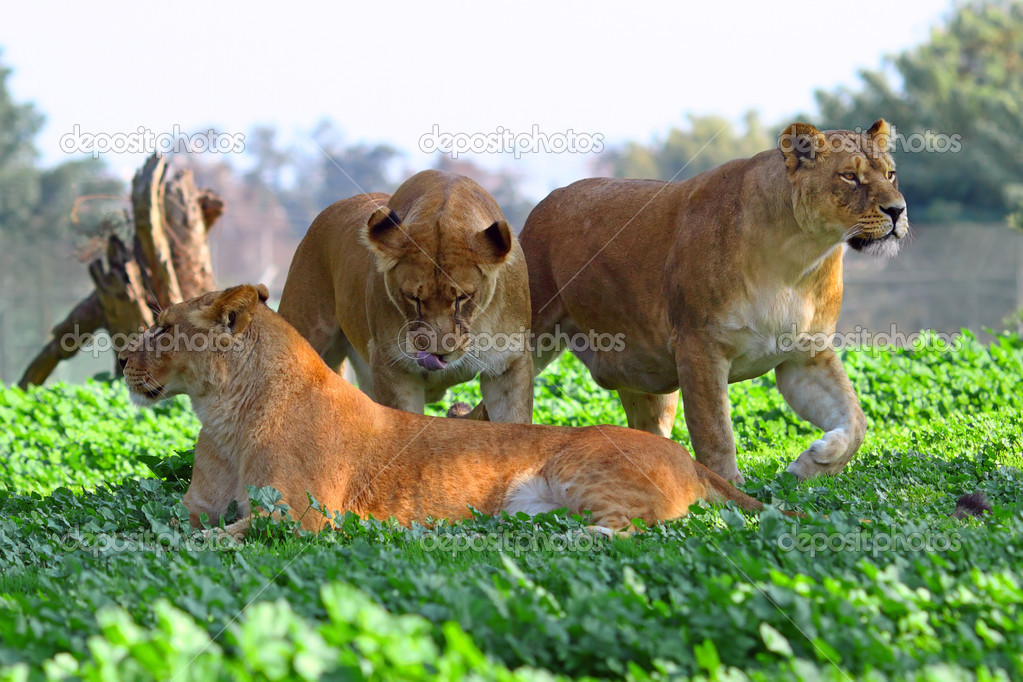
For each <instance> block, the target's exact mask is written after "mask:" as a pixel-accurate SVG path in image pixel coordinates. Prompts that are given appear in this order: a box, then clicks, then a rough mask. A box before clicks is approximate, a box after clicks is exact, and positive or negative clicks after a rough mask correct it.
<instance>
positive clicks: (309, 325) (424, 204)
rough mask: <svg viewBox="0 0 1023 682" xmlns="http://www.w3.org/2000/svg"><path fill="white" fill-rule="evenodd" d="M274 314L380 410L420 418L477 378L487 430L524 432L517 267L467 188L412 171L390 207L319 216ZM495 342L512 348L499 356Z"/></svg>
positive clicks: (525, 377) (521, 262)
mask: <svg viewBox="0 0 1023 682" xmlns="http://www.w3.org/2000/svg"><path fill="white" fill-rule="evenodd" d="M278 311H279V312H280V314H281V315H282V316H283V317H284V318H285V319H286V320H288V322H290V323H291V324H292V325H294V326H295V328H296V329H298V331H299V333H301V334H302V336H304V337H305V338H306V339H308V340H309V342H310V343H312V345H313V348H315V349H316V351H317V352H318V353H319V354H320V356H321V357H323V358H324V359H325V360H326V361H327V363H328V364H329V365H330V366H331V367H333V368H334V369H339V368H340V367H341V365H342V363H343V362H344V360H345V359H346V358H347V359H349V360H350V361H351V363H352V365H353V368H354V370H355V373H356V375H357V377H358V381H359V387H360V388H362V389H363V390H364V391H365V392H366V393H367V394H369V395H370V396H372V397H373V398H374V399H375V400H377V401H378V402H379V403H381V404H383V405H387V406H389V407H395V408H399V409H403V410H407V411H410V412H420V413H421V412H423V406H424V404H425V403H429V402H434V401H436V400H439V399H440V398H441V397H442V396H443V394H444V392H445V391H446V390H447V389H448V388H450V387H451V386H454V385H456V384H460V383H463V382H465V381H468V380H470V379H472V378H473V377H474V376H475V375H476V374H477V373H478V374H480V388H481V390H482V393H483V401H484V403H485V404H486V406H487V408H488V411H489V414H490V416H491V417H492V418H493V419H494V420H495V421H510V422H523V423H529V422H530V421H532V411H533V370H532V360H531V357H530V354H529V350H528V345H527V344H526V343H525V341H526V340H527V339H526V337H527V336H528V331H529V317H530V311H529V292H528V281H527V274H526V263H525V259H524V258H523V256H522V249H521V248H520V247H519V244H518V241H517V240H516V239H515V237H514V235H513V234H512V231H511V228H510V227H509V225H508V223H507V221H505V219H504V216H503V215H502V214H501V210H500V209H499V208H498V206H497V204H496V203H495V202H494V200H493V198H491V196H490V195H489V194H487V192H486V191H485V190H484V189H483V188H482V187H480V186H479V185H478V184H476V183H475V182H473V181H472V180H470V179H469V178H466V177H463V176H460V175H452V174H449V173H442V172H440V171H433V170H431V171H424V172H422V173H418V174H416V175H414V176H412V177H411V178H410V179H409V180H408V181H407V182H405V183H404V184H403V185H402V186H401V187H399V188H398V189H397V191H396V192H395V193H394V196H388V195H386V194H361V195H359V196H355V197H352V198H350V199H344V200H342V201H338V202H337V203H335V204H333V205H332V206H330V207H328V208H327V209H326V210H324V211H323V212H322V213H321V214H320V215H319V216H318V217H317V218H316V220H314V221H313V224H312V226H311V227H310V228H309V232H308V233H307V234H306V236H305V238H304V239H303V240H302V243H301V244H299V246H298V250H297V251H296V253H295V257H294V260H293V261H292V263H291V268H290V271H289V272H288V279H287V282H286V283H285V285H284V292H283V294H282V296H281V302H280V306H279V308H278ZM496 338H506V339H511V341H512V342H513V343H514V342H515V339H516V338H519V339H522V340H523V342H520V343H518V345H517V346H515V345H512V346H511V349H510V350H507V349H508V348H509V345H508V344H505V345H500V344H499V343H493V342H492V341H491V339H496ZM417 352H419V353H421V354H422V355H423V356H424V357H422V358H420V359H417V357H416V355H417ZM442 364H446V366H444V367H442V366H441V365H442Z"/></svg>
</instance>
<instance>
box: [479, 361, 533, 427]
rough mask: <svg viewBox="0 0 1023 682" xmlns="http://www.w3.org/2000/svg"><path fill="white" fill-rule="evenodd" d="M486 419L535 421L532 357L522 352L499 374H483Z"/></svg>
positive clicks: (520, 422) (521, 422) (481, 380)
mask: <svg viewBox="0 0 1023 682" xmlns="http://www.w3.org/2000/svg"><path fill="white" fill-rule="evenodd" d="M480 393H482V394H483V403H482V405H483V406H485V410H482V414H481V415H479V416H480V417H481V418H483V419H491V420H493V421H498V422H515V423H519V424H532V423H533V358H532V356H531V355H530V354H529V353H528V352H525V353H520V354H519V355H518V356H516V357H515V359H514V360H512V361H511V362H509V363H508V367H507V368H506V369H505V371H504V372H502V373H501V374H498V375H496V376H493V375H489V374H481V375H480Z"/></svg>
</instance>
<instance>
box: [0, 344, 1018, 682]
mask: <svg viewBox="0 0 1023 682" xmlns="http://www.w3.org/2000/svg"><path fill="white" fill-rule="evenodd" d="M845 363H846V366H847V368H848V369H849V372H850V375H851V377H852V379H853V381H854V383H855V385H856V389H857V392H858V393H859V395H860V398H861V402H862V403H863V406H864V411H865V412H866V414H867V416H868V421H869V426H868V435H867V439H866V441H865V443H864V445H863V447H862V448H861V450H860V453H859V455H858V456H857V457H856V458H855V459H854V461H853V462H852V463H851V464H850V466H849V467H848V468H847V469H846V470H845V471H844V472H843V473H842V474H841V475H840V476H835V477H825V478H820V479H815V480H813V481H808V482H803V483H798V482H796V481H795V480H794V479H793V478H792V477H791V476H789V475H787V474H784V473H782V472H783V471H784V467H785V466H786V465H787V464H788V462H790V461H791V460H792V459H793V458H794V457H796V456H797V455H798V454H799V452H800V451H801V450H802V449H803V448H804V447H806V446H807V445H808V444H809V443H810V442H811V441H812V440H813V439H814V438H816V437H817V435H818V434H817V433H816V432H815V430H814V429H813V428H812V427H810V426H809V425H807V424H805V423H804V422H802V421H800V420H799V419H798V418H796V417H795V415H793V414H792V412H791V411H790V410H789V409H788V408H787V407H786V406H785V405H784V402H783V401H782V400H781V397H780V395H779V394H778V392H777V391H776V390H775V388H774V386H773V378H772V377H771V376H768V377H763V378H761V379H758V380H755V381H751V382H745V383H743V384H739V385H735V386H732V387H731V389H730V392H731V400H732V406H733V413H732V419H733V426H734V429H735V433H736V442H737V445H738V447H739V451H740V456H739V463H740V468H741V469H742V470H743V472H744V474H745V476H746V479H747V482H746V484H745V486H744V488H745V490H746V491H747V492H748V493H749V494H751V495H753V496H755V497H757V498H758V499H760V500H762V501H764V502H765V503H768V504H769V505H770V506H769V509H768V510H767V511H765V512H764V513H762V514H760V515H744V514H741V513H739V512H738V511H736V510H735V509H733V508H730V507H714V508H710V507H708V508H700V509H696V510H694V513H693V514H691V515H690V516H688V517H687V518H684V519H680V520H677V521H673V522H670V523H666V524H662V525H659V526H656V527H653V528H651V529H649V530H648V531H647V532H645V533H643V534H641V535H638V536H636V537H634V538H631V539H627V540H616V541H613V542H609V541H604V540H600V539H595V538H593V537H592V536H589V535H588V534H586V533H585V532H583V530H582V526H583V525H585V518H568V517H565V516H562V515H559V514H556V513H553V514H548V515H542V516H540V517H537V518H534V519H526V518H509V517H504V518H485V517H477V518H474V519H472V520H470V521H467V522H464V523H459V524H452V525H446V524H442V525H441V526H438V527H436V528H432V529H426V528H423V527H420V526H415V527H413V528H411V529H405V528H401V527H399V526H397V525H396V524H394V523H391V522H388V521H376V520H360V519H356V518H354V517H352V516H349V517H346V518H344V519H343V520H342V522H341V524H340V526H339V529H338V531H336V532H331V533H322V534H319V535H316V536H308V535H304V534H299V535H297V536H296V535H295V534H294V533H293V532H292V529H291V528H289V527H288V524H277V525H274V524H266V523H264V524H263V525H262V526H261V527H260V528H258V529H257V531H256V532H255V533H254V535H253V537H251V538H250V540H249V541H248V542H247V543H246V544H245V545H243V546H242V545H237V544H235V543H233V542H230V541H226V540H225V541H223V542H220V543H214V544H211V543H208V542H206V543H204V542H202V541H201V538H198V537H197V536H195V535H194V534H192V533H189V532H183V531H185V528H186V526H187V513H186V512H185V510H184V508H183V507H182V506H181V505H180V498H181V494H182V493H183V491H184V486H185V484H186V482H187V475H188V471H189V470H188V452H187V450H188V448H189V447H191V443H192V441H193V439H194V437H195V434H196V432H197V428H198V424H197V422H196V421H195V419H194V417H192V415H191V413H190V412H189V410H188V405H187V401H186V400H181V399H179V400H177V401H174V402H172V403H169V404H168V405H166V406H164V407H161V408H160V410H159V411H157V412H152V411H148V412H137V411H135V410H134V409H133V408H131V407H130V406H129V405H128V404H127V401H126V395H125V391H124V388H123V386H122V385H121V384H120V383H118V382H112V383H111V382H105V381H95V382H91V383H88V384H85V385H81V386H55V387H53V388H45V389H33V390H31V391H30V392H28V393H23V392H21V391H18V390H17V389H14V388H11V389H0V425H2V426H3V428H2V429H0V461H2V467H0V491H2V492H0V679H25V678H30V679H44V678H51V679H64V678H84V679H128V678H138V679H178V680H186V679H202V680H205V679H218V678H222V679H452V680H454V679H463V678H465V676H466V675H468V674H470V673H473V674H475V675H477V676H478V677H479V678H480V679H517V678H521V679H550V678H551V676H555V675H560V676H565V677H567V678H573V679H581V678H586V677H597V678H621V677H626V678H629V679H636V680H645V679H687V678H694V679H762V680H777V679H825V680H828V679H835V680H846V679H850V678H852V679H860V678H862V679H899V680H901V679H929V680H930V679H934V680H938V679H974V678H976V679H1016V678H1019V677H1021V676H1023V654H1021V652H1023V625H1021V623H1023V618H1021V615H1023V614H1021V613H1020V604H1023V576H1021V570H1020V568H1019V567H1020V565H1021V561H1020V560H1021V555H1023V551H1021V550H1020V545H1019V541H1018V539H1019V537H1020V535H1021V532H1023V475H1021V473H1020V463H1021V459H1023V416H1021V415H1023V410H1021V407H1023V395H1021V393H1020V392H1019V391H1018V389H1017V386H1018V384H1019V382H1020V380H1021V379H1023V342H1021V341H1020V340H1019V339H1018V338H1014V337H1008V336H1006V337H1001V338H1000V339H998V340H997V341H996V342H995V343H993V344H991V345H990V346H987V347H985V346H982V345H980V344H979V343H977V342H976V341H974V340H973V339H972V338H970V337H965V338H964V339H963V341H962V344H961V345H960V347H959V348H956V349H954V350H952V351H947V352H946V351H943V350H938V349H936V348H934V347H932V346H930V345H928V343H927V342H926V340H924V342H923V343H921V345H920V346H919V347H917V348H916V349H914V350H910V351H897V352H890V351H878V350H873V349H866V350H859V351H850V352H848V353H846V355H845ZM476 391H477V389H476V388H475V387H474V386H469V387H465V388H462V389H460V391H459V392H458V393H457V394H454V395H449V398H448V402H450V401H452V400H455V399H464V400H467V401H470V402H471V401H472V400H473V399H474V398H475V397H476V396H477V395H478V393H476ZM444 407H445V405H437V406H431V410H432V411H433V412H434V413H438V414H439V413H442V410H443V408H444ZM534 416H535V421H537V422H541V423H557V424H568V425H577V426H582V425H588V424H591V423H618V424H620V423H623V414H622V412H621V409H620V407H619V406H618V404H617V400H616V399H615V398H614V396H613V395H612V394H609V393H608V392H606V391H603V390H601V389H599V388H598V387H596V386H595V385H594V384H593V383H592V381H591V380H590V378H589V377H588V375H587V374H586V373H585V371H584V370H583V369H582V368H581V366H580V365H579V363H578V362H577V361H575V360H573V359H572V358H563V359H562V360H560V361H559V362H557V363H556V364H554V365H553V366H552V367H550V368H549V370H548V371H547V372H546V373H545V374H544V375H543V376H542V377H540V378H539V379H538V381H537V385H536V405H535V415H534ZM673 435H674V437H675V438H676V439H679V440H681V441H682V442H684V443H687V444H688V438H687V434H686V432H685V427H684V424H683V423H682V420H681V418H679V420H678V421H677V423H676V428H675V433H674V434H673ZM175 452H180V453H181V454H180V455H175V454H174V453H175ZM975 490H981V491H984V492H986V494H987V495H988V496H989V498H990V499H991V501H992V503H993V505H994V507H995V509H994V513H993V514H992V515H990V516H989V517H987V518H985V520H983V521H979V520H966V521H958V520H955V519H952V518H950V516H949V515H950V512H951V511H952V509H953V507H954V504H955V500H956V498H957V497H958V496H959V495H961V494H963V493H966V492H973V491H975ZM251 493H252V496H253V500H254V502H255V503H257V504H259V505H261V506H263V507H264V508H273V507H274V505H275V504H276V502H275V499H276V498H275V495H274V491H271V490H255V489H254V490H252V491H251ZM779 507H784V508H799V509H802V510H807V511H810V512H811V517H810V519H808V520H804V521H799V522H797V521H793V520H791V519H788V518H786V517H783V516H782V515H781V514H780V512H779V511H778V508H779ZM861 518H869V519H871V520H872V523H871V524H869V525H868V526H863V525H861V524H860V523H859V519H861ZM182 522H186V523H185V524H184V525H182Z"/></svg>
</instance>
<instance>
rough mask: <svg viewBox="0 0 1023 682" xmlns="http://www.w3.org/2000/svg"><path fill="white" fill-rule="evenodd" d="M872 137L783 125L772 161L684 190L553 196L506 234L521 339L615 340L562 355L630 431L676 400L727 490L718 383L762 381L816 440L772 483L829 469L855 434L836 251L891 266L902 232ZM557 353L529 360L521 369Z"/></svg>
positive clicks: (897, 199)
mask: <svg viewBox="0 0 1023 682" xmlns="http://www.w3.org/2000/svg"><path fill="white" fill-rule="evenodd" d="M889 138H890V130H889V127H888V124H887V123H885V122H884V121H883V120H880V121H877V122H876V123H875V124H874V125H873V126H872V127H871V128H870V130H868V131H867V132H866V133H865V134H860V133H854V132H850V131H845V130H833V131H827V132H820V131H818V130H817V129H816V128H814V127H813V126H810V125H806V124H802V123H796V124H793V125H792V126H790V127H789V128H788V129H787V130H786V131H785V132H784V133H783V134H782V136H781V139H780V141H779V145H778V148H777V149H772V150H770V151H765V152H762V153H760V154H757V155H756V156H754V157H753V158H751V159H739V160H736V161H731V162H729V163H726V164H724V165H722V166H720V167H718V168H715V169H713V170H710V171H707V172H705V173H701V174H699V175H697V176H696V177H694V178H691V179H689V180H686V181H685V182H677V183H665V182H659V181H654V180H611V179H593V180H583V181H581V182H577V183H575V184H573V185H570V186H568V187H565V188H563V189H559V190H555V191H554V192H553V193H551V195H550V196H548V197H547V198H546V199H544V200H543V201H542V202H541V203H540V204H539V205H538V206H537V207H536V208H535V209H534V210H533V212H532V213H531V214H530V216H529V218H528V219H527V221H526V225H525V227H524V228H523V230H522V234H521V235H520V239H521V241H522V248H523V251H524V252H525V254H526V261H527V262H528V264H529V286H530V294H531V297H532V309H533V321H532V331H533V333H534V334H535V335H537V337H538V338H539V337H541V336H542V335H545V334H551V333H553V332H557V331H558V328H559V327H560V331H561V332H563V333H564V334H569V335H571V334H578V333H579V332H580V331H582V332H590V331H594V332H598V333H610V334H623V335H624V349H623V350H620V351H619V350H617V349H615V350H614V351H610V352H608V351H602V350H601V349H599V348H596V349H583V350H581V351H578V352H577V353H576V354H577V355H578V356H579V357H580V359H581V360H582V361H583V362H584V363H585V364H586V366H587V367H588V368H589V370H590V372H591V373H592V374H593V378H594V379H595V380H596V382H597V383H598V384H600V385H601V386H603V387H605V388H609V389H614V390H617V391H618V395H619V396H620V398H621V401H622V405H623V407H624V408H625V412H626V414H627V415H628V421H629V426H632V427H634V428H638V429H643V430H646V431H651V432H653V433H657V434H661V435H664V436H668V435H669V434H670V433H671V427H672V424H673V422H674V420H675V411H676V407H677V405H678V397H679V394H678V390H677V389H679V388H681V393H682V400H683V408H684V410H685V419H686V425H687V426H688V428H689V434H690V436H691V438H692V442H693V449H694V450H695V455H696V459H697V460H698V461H699V462H702V463H703V464H705V465H707V466H708V467H709V468H710V469H711V470H713V471H715V472H717V473H718V474H720V475H722V476H724V477H725V478H728V479H731V480H741V478H742V477H741V476H740V474H739V469H738V468H737V466H736V461H735V442H734V440H733V436H732V424H731V420H730V417H729V404H728V392H727V388H728V384H729V382H735V381H742V380H744V379H749V378H752V377H757V376H760V375H761V374H764V373H765V372H768V371H770V370H772V369H774V370H775V377H776V379H777V382H778V389H779V390H780V391H781V393H782V395H783V396H784V397H785V401H786V402H787V403H788V404H789V405H790V406H791V407H792V409H793V410H795V411H796V413H797V414H799V415H800V416H801V417H802V418H803V419H806V420H808V421H810V422H811V423H813V424H815V425H816V426H818V427H820V428H821V429H823V430H824V434H823V436H822V437H821V438H820V439H819V440H817V441H815V442H814V443H813V444H812V445H810V447H809V448H808V449H807V450H806V451H804V452H803V453H802V455H800V456H799V459H797V460H796V461H795V462H793V463H792V464H791V465H790V466H789V471H791V472H792V473H794V474H796V475H797V476H812V475H814V474H817V473H820V472H837V471H840V470H841V469H842V468H843V467H844V466H845V465H846V463H847V462H848V461H849V459H850V458H851V457H852V456H853V454H855V452H856V450H857V449H858V448H859V446H860V443H861V442H862V441H863V435H864V430H865V420H864V417H863V412H862V411H861V410H860V405H859V401H858V400H857V398H856V394H855V393H854V391H853V388H852V385H851V384H850V383H849V379H848V377H847V376H846V373H845V370H844V369H843V367H842V363H841V361H840V360H839V359H838V356H837V355H835V353H834V352H833V351H832V350H831V349H830V348H828V347H827V346H828V342H829V341H830V335H831V334H833V333H834V331H835V323H836V321H837V319H838V312H839V308H840V307H841V305H842V254H843V246H844V245H845V244H848V245H849V246H852V247H853V248H854V249H858V250H864V251H867V252H873V253H879V254H882V255H890V254H894V253H895V252H896V251H897V249H898V244H899V240H901V239H902V238H903V237H904V236H905V235H906V231H907V228H908V222H907V218H906V202H905V200H904V199H903V197H902V195H901V194H900V193H899V190H898V182H897V181H896V177H895V164H894V162H893V161H892V157H891V155H890V154H889V153H888V149H887V146H888V141H889ZM560 350H561V349H560V348H555V349H554V350H553V351H551V352H547V353H541V354H539V355H537V356H536V357H534V365H535V367H536V369H537V371H540V370H542V369H543V368H544V367H546V366H547V364H548V363H549V362H550V361H551V360H552V359H553V358H554V357H555V356H556V355H557V354H558V353H559V352H560ZM573 351H574V352H575V351H576V349H575V348H573Z"/></svg>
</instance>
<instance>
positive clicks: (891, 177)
mask: <svg viewBox="0 0 1023 682" xmlns="http://www.w3.org/2000/svg"><path fill="white" fill-rule="evenodd" d="M888 179H889V180H894V179H895V171H893V170H890V171H888Z"/></svg>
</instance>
